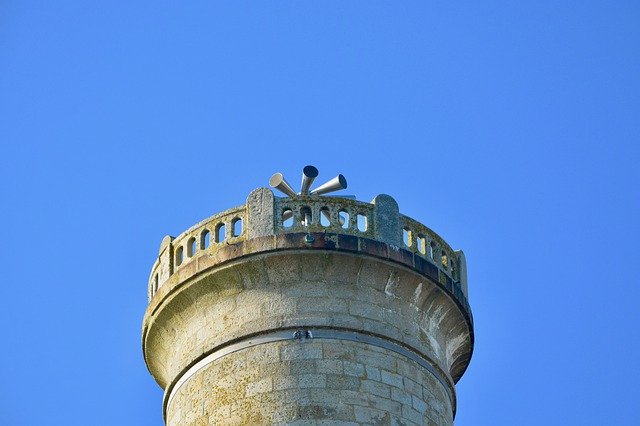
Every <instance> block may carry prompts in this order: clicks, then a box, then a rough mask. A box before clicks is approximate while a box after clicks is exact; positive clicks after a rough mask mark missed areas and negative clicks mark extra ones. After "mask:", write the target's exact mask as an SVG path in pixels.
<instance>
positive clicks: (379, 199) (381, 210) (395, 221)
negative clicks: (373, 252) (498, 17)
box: [372, 194, 402, 247]
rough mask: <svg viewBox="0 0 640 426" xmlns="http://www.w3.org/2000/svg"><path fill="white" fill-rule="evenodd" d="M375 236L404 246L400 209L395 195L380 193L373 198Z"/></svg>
mask: <svg viewBox="0 0 640 426" xmlns="http://www.w3.org/2000/svg"><path fill="white" fill-rule="evenodd" d="M372 203H373V227H374V228H373V229H374V238H376V239H377V240H380V241H384V242H386V243H388V244H392V245H395V246H398V247H402V224H401V223H400V209H399V208H398V203H397V202H396V200H394V199H393V197H391V196H389V195H386V194H380V195H378V196H376V198H374V199H373V201H372Z"/></svg>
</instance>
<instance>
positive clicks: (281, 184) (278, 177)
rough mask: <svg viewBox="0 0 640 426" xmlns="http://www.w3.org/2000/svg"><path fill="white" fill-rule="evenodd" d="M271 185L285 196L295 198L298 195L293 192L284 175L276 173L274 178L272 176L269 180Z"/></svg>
mask: <svg viewBox="0 0 640 426" xmlns="http://www.w3.org/2000/svg"><path fill="white" fill-rule="evenodd" d="M269 185H271V187H272V188H275V189H277V190H278V191H280V192H282V193H283V194H285V195H288V196H289V197H295V196H297V195H298V194H296V191H294V190H293V188H292V187H291V185H289V182H287V181H286V180H285V178H284V176H283V175H282V173H274V174H273V176H271V178H270V179H269Z"/></svg>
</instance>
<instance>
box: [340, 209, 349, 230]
mask: <svg viewBox="0 0 640 426" xmlns="http://www.w3.org/2000/svg"><path fill="white" fill-rule="evenodd" d="M338 219H339V220H340V226H342V228H343V229H349V212H347V211H345V210H340V213H338Z"/></svg>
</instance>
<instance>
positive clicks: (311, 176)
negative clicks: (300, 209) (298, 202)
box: [300, 166, 318, 195]
mask: <svg viewBox="0 0 640 426" xmlns="http://www.w3.org/2000/svg"><path fill="white" fill-rule="evenodd" d="M317 177H318V169H316V168H315V167H313V166H306V167H305V168H304V169H302V185H301V187H300V195H307V194H309V187H310V186H311V184H312V183H313V181H314V180H315V178H317Z"/></svg>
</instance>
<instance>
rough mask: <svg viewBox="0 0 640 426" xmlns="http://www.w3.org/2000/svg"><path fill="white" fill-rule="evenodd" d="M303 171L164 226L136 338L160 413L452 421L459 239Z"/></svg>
mask: <svg viewBox="0 0 640 426" xmlns="http://www.w3.org/2000/svg"><path fill="white" fill-rule="evenodd" d="M314 171H315V175H317V170H316V169H315V168H313V167H310V166H308V167H306V168H305V172H304V173H305V174H306V181H305V183H304V184H303V188H302V191H301V193H300V195H298V194H297V193H295V192H294V191H293V190H292V189H291V187H290V186H289V185H288V184H287V183H286V181H284V178H282V175H279V174H276V175H274V178H275V179H274V178H272V182H271V183H272V186H277V187H278V189H281V190H283V191H284V192H285V193H286V194H287V195H288V196H287V197H276V196H274V193H273V192H272V191H271V190H270V189H267V188H258V189H256V190H254V191H253V192H251V193H250V194H249V196H248V198H247V202H246V204H244V205H241V206H238V207H235V208H232V209H230V210H227V211H224V212H222V213H218V214H215V215H213V216H211V217H210V218H208V219H206V220H204V221H202V222H200V223H197V224H196V225H194V226H192V227H191V228H189V229H187V230H186V231H185V232H183V233H182V234H180V235H179V236H178V237H175V238H174V237H171V236H167V237H165V238H164V239H163V240H162V243H161V245H160V251H159V254H158V258H157V260H156V262H155V263H154V265H153V268H152V269H151V276H150V279H149V306H148V308H147V310H146V313H145V316H144V325H143V333H142V347H143V352H144V359H145V362H146V364H147V366H148V368H149V371H150V372H151V374H152V375H153V377H154V378H155V379H156V381H157V382H158V384H159V385H160V386H161V387H162V388H163V389H164V400H163V413H164V418H165V421H166V423H167V424H168V425H171V426H178V425H209V424H212V425H213V424H235V425H240V424H249V425H255V424H305V425H308V424H331V425H333V424H338V425H339V424H344V425H347V424H348V425H355V424H389V425H391V424H393V425H396V424H397V425H421V424H428V425H451V424H453V418H454V416H455V411H456V392H455V383H456V382H457V381H458V380H459V379H460V377H461V376H462V374H463V373H464V371H465V369H466V368H467V365H468V364H469V361H470V358H471V353H472V350H473V319H472V316H471V311H470V309H469V304H468V303H467V274H466V262H465V258H464V254H463V253H462V252H461V251H453V250H452V249H451V247H449V245H448V244H447V243H446V242H445V241H444V240H443V239H442V238H440V237H439V236H438V235H437V234H436V233H435V232H433V231H432V230H431V229H429V228H427V227H426V226H425V225H423V224H421V223H419V222H417V221H415V220H413V219H411V218H409V217H407V216H404V215H402V214H400V212H399V209H398V204H397V203H396V202H395V200H394V199H393V198H391V197H390V196H388V195H378V196H377V197H375V198H374V199H373V201H372V202H371V203H367V202H361V201H357V200H355V199H353V197H351V198H349V197H339V196H325V195H321V194H322V193H323V192H327V187H326V186H323V187H324V188H325V189H324V190H323V189H321V188H322V187H321V188H319V189H320V190H318V189H317V190H314V191H311V193H309V191H308V189H309V184H310V182H309V180H311V181H312V180H313V177H315V176H314V175H313V174H314ZM305 186H306V188H305ZM328 186H329V187H331V188H329V189H328V190H330V189H335V188H336V187H340V186H342V187H345V186H346V181H344V178H343V177H341V176H340V178H339V179H338V178H337V179H334V180H333V181H332V182H330V183H329V185H328ZM323 420H324V422H323Z"/></svg>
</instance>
